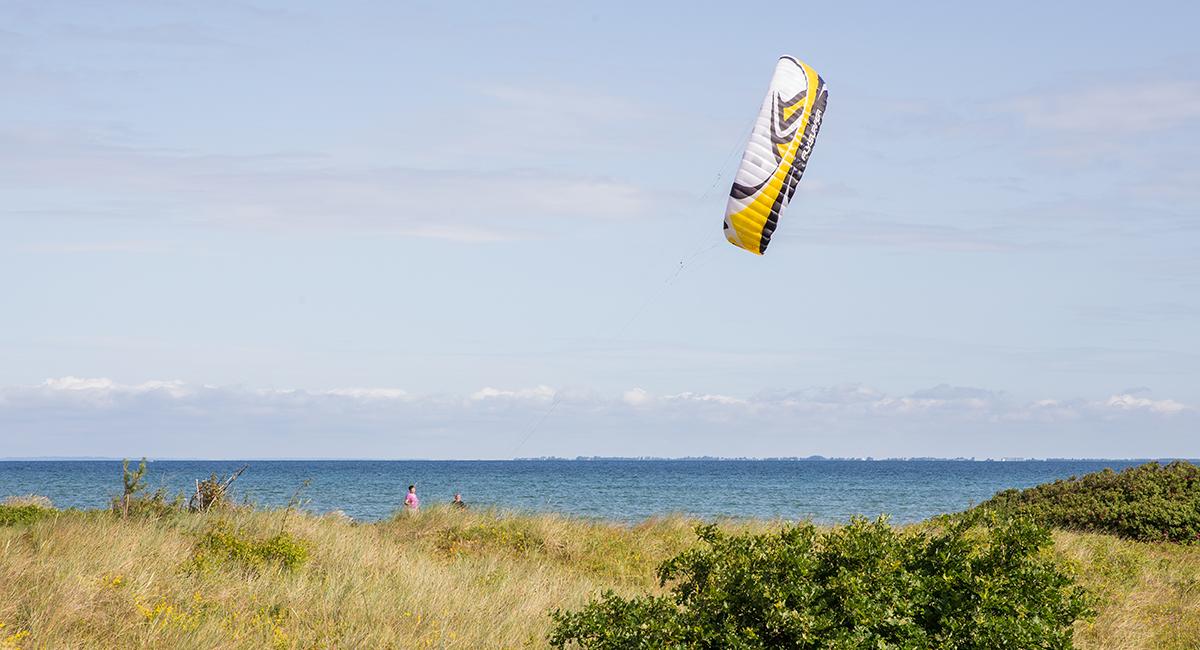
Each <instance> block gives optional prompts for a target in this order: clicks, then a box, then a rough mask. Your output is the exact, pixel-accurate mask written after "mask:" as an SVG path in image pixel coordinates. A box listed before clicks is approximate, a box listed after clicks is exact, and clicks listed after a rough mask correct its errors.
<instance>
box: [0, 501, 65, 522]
mask: <svg viewBox="0 0 1200 650" xmlns="http://www.w3.org/2000/svg"><path fill="white" fill-rule="evenodd" d="M55 512H56V511H55V510H54V509H53V508H46V507H43V506H40V505H35V504H25V505H8V504H5V505H0V526H19V525H27V524H32V523H33V522H35V521H38V520H39V519H45V518H46V517H50V516H52V515H53V514H54V513H55Z"/></svg>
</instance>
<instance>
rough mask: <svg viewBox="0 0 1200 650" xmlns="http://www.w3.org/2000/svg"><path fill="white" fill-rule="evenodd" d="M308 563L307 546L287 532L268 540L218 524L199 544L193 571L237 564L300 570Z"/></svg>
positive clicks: (250, 566)
mask: <svg viewBox="0 0 1200 650" xmlns="http://www.w3.org/2000/svg"><path fill="white" fill-rule="evenodd" d="M306 561H308V545H307V544H305V543H304V542H303V541H302V540H300V539H297V538H296V537H294V536H292V535H291V534H289V533H286V532H280V533H278V534H276V535H272V536H271V537H268V538H265V539H256V538H251V537H246V536H243V535H241V534H239V533H238V532H237V531H235V530H233V529H232V528H230V526H229V524H227V523H225V522H217V523H216V524H214V525H213V526H212V527H211V528H209V529H208V530H207V531H206V532H205V533H204V534H203V535H202V536H201V537H200V540H199V541H198V542H197V543H196V550H195V552H194V553H193V555H192V560H191V563H190V567H189V568H191V569H199V570H204V569H209V568H212V567H214V566H221V565H228V564H235V565H240V566H242V567H244V568H247V569H251V570H258V569H262V568H264V567H268V566H276V567H279V568H281V569H285V570H289V571H290V570H292V569H296V568H298V567H300V566H301V565H302V564H304V563H305V562H306Z"/></svg>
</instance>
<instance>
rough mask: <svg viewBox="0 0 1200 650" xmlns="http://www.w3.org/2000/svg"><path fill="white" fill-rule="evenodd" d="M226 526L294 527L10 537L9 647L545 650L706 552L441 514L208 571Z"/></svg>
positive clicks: (63, 530) (302, 530) (300, 531)
mask: <svg viewBox="0 0 1200 650" xmlns="http://www.w3.org/2000/svg"><path fill="white" fill-rule="evenodd" d="M218 520H222V521H225V522H227V523H228V524H229V526H230V527H231V528H232V529H233V530H235V531H237V533H238V534H239V535H242V536H244V537H246V538H248V539H265V538H268V537H270V536H272V535H275V534H277V533H278V532H279V530H280V526H281V524H282V522H283V514H282V513H281V512H261V511H259V512H247V511H233V512H224V513H207V514H203V515H180V516H177V517H170V518H166V519H161V520H149V519H132V518H131V519H129V520H126V521H122V520H120V519H118V518H116V517H113V516H112V515H109V514H107V513H61V514H59V515H58V516H57V517H55V518H52V519H48V520H43V521H39V522H36V523H34V524H31V525H27V526H14V527H7V528H0V623H3V624H5V627H4V628H2V629H0V632H2V633H3V634H0V644H2V643H3V642H4V639H5V638H6V637H7V636H10V635H14V634H21V633H24V632H28V635H27V636H24V637H22V638H20V639H17V641H18V642H20V643H21V644H22V645H23V647H43V646H45V647H86V648H111V647H164V648H165V647H171V648H235V647H272V646H274V647H286V648H292V647H298V648H310V647H321V648H364V647H371V648H389V647H391V648H420V647H434V648H443V647H446V648H459V647H462V648H473V647H492V648H495V647H542V646H544V645H545V642H544V637H545V632H546V630H547V629H548V626H549V618H548V616H547V612H548V611H549V610H551V609H553V608H555V607H577V606H579V605H581V604H582V603H583V602H585V600H586V599H587V598H588V597H589V596H592V595H594V594H596V593H597V592H598V591H600V590H602V589H604V588H613V589H616V590H618V591H619V592H626V593H628V592H633V591H643V590H646V589H652V588H654V587H655V585H654V579H653V573H654V571H653V570H654V567H655V566H656V565H657V563H658V562H659V561H660V560H662V559H663V558H665V557H667V556H669V555H671V554H674V553H676V552H677V551H679V550H681V549H682V548H684V547H686V546H687V545H688V544H690V543H691V542H692V539H693V535H692V530H691V527H692V523H691V522H689V521H687V520H685V519H683V518H677V517H670V518H664V519H657V520H651V521H648V522H645V523H643V524H640V525H637V526H633V527H625V526H619V525H616V524H606V523H598V522H589V521H584V520H580V519H574V518H567V517H559V516H553V515H498V514H496V513H488V512H458V511H450V510H442V509H433V510H430V511H428V512H423V513H421V514H419V515H415V516H408V515H403V516H399V517H397V518H395V519H393V520H391V521H387V522H382V523H379V524H362V525H360V524H355V523H353V522H350V521H348V520H346V519H345V518H342V517H335V516H327V517H314V516H303V515H299V516H298V515H296V514H294V513H293V514H292V515H291V516H290V518H289V519H288V521H287V528H288V530H289V532H290V533H291V534H292V535H294V536H295V537H297V538H299V539H301V540H303V541H304V542H305V544H306V545H307V546H308V548H309V551H310V553H309V560H308V561H307V563H305V564H304V565H303V566H302V567H301V568H299V569H298V570H295V571H291V572H289V571H285V570H283V569H281V568H278V567H274V566H267V567H263V568H254V567H248V566H244V565H240V564H237V563H233V562H230V563H227V564H223V565H218V566H216V567H215V568H209V569H207V570H196V569H195V567H194V565H195V563H194V562H192V558H193V556H194V554H195V548H196V542H197V540H198V539H200V537H201V536H202V535H203V533H204V532H205V531H206V530H208V529H210V528H211V527H212V526H213V525H214V524H215V523H216V522H217V521H218ZM731 526H732V524H731ZM741 526H745V525H744V524H743V525H741ZM0 647H2V646H0Z"/></svg>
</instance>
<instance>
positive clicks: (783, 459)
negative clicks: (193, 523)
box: [0, 456, 1200, 463]
mask: <svg viewBox="0 0 1200 650" xmlns="http://www.w3.org/2000/svg"><path fill="white" fill-rule="evenodd" d="M136 458H140V457H134V456H128V457H121V456H112V457H105V456H29V457H20V456H14V457H4V458H0V463H29V462H120V461H122V460H127V459H136ZM1175 460H1186V461H1191V462H1200V457H1193V458H1188V457H1176V456H1161V457H1152V456H1147V457H1127V458H1092V457H1086V456H1080V457H1070V456H1053V457H1046V458H1036V457H1016V456H1013V457H1000V458H980V457H974V456H972V457H961V456H960V457H946V458H943V457H937V456H896V457H883V458H875V457H872V456H846V457H841V456H767V457H749V456H747V457H742V456H678V457H668V456H576V457H574V458H567V457H561V456H540V457H527V458H302V457H301V458H190V457H164V458H154V457H149V456H147V457H146V461H147V462H159V461H161V462H188V463H238V462H244V463H252V462H257V463H263V462H266V463H517V462H522V463H525V462H560V463H561V462H580V463H587V462H676V463H688V462H780V463H795V462H861V463H875V462H972V463H1025V462H1151V461H1159V462H1170V461H1175Z"/></svg>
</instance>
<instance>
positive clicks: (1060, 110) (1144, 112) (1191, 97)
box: [1003, 76, 1200, 137]
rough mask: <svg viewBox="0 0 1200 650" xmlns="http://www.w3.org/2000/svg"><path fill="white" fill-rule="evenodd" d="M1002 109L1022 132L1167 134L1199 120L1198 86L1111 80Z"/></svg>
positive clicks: (1021, 100)
mask: <svg viewBox="0 0 1200 650" xmlns="http://www.w3.org/2000/svg"><path fill="white" fill-rule="evenodd" d="M1003 108H1006V109H1008V110H1009V111H1011V112H1013V113H1015V114H1016V115H1018V116H1020V117H1021V119H1022V120H1023V121H1024V123H1025V124H1027V125H1028V126H1032V127H1036V128H1041V129H1050V130H1055V131H1066V132H1075V133H1079V132H1089V131H1093V132H1104V133H1105V134H1106V135H1107V136H1109V137H1118V136H1120V135H1122V134H1127V133H1136V132H1145V131H1158V130H1162V129H1169V128H1172V127H1175V126H1179V125H1182V124H1185V123H1188V122H1192V121H1196V120H1200V83H1198V82H1194V81H1190V80H1165V81H1139V80H1129V79H1127V78H1125V77H1123V76H1114V77H1113V79H1112V82H1111V83H1109V84H1105V85H1102V86H1093V87H1088V88H1079V89H1074V90H1067V91H1061V92H1048V93H1043V94H1038V95H1027V96H1025V97H1020V98H1017V99H1015V100H1012V101H1011V102H1008V103H1006V104H1005V105H1004V106H1003Z"/></svg>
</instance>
